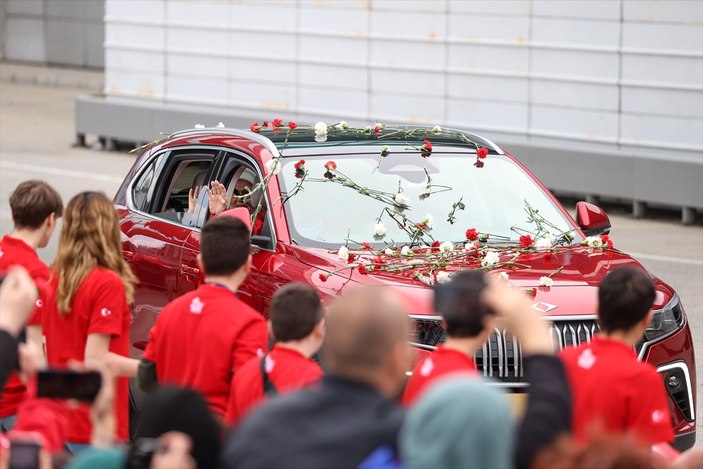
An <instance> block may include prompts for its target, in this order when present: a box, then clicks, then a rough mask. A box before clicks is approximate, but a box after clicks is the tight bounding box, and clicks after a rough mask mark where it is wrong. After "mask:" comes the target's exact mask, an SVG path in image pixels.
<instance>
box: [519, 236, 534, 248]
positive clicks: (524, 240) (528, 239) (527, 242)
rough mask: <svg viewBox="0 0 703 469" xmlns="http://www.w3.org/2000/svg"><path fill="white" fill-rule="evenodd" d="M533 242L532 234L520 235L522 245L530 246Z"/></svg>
mask: <svg viewBox="0 0 703 469" xmlns="http://www.w3.org/2000/svg"><path fill="white" fill-rule="evenodd" d="M533 243H534V241H533V240H532V236H530V235H523V236H520V246H522V247H523V248H529V247H530V246H532V244H533Z"/></svg>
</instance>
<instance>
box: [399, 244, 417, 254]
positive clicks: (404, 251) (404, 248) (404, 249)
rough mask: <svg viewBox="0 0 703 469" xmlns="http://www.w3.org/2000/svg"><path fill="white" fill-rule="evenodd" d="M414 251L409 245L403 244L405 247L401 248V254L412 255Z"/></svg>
mask: <svg viewBox="0 0 703 469" xmlns="http://www.w3.org/2000/svg"><path fill="white" fill-rule="evenodd" d="M413 254H414V253H413V251H412V249H410V248H409V247H408V246H403V248H402V249H401V250H400V255H401V256H412V255H413Z"/></svg>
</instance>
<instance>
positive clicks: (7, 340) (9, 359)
mask: <svg viewBox="0 0 703 469" xmlns="http://www.w3.org/2000/svg"><path fill="white" fill-rule="evenodd" d="M18 345H19V344H18V342H17V339H16V338H15V337H14V336H13V335H11V334H10V333H9V332H7V331H4V330H2V329H0V392H2V391H1V390H2V388H3V386H5V381H7V378H8V377H9V376H10V373H12V372H13V371H14V370H15V367H16V366H17V346H18Z"/></svg>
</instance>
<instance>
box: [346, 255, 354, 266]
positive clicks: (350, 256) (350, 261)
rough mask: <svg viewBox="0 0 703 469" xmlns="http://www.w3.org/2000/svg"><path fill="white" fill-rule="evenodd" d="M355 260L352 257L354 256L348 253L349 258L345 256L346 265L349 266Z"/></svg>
mask: <svg viewBox="0 0 703 469" xmlns="http://www.w3.org/2000/svg"><path fill="white" fill-rule="evenodd" d="M355 260H356V256H354V254H351V253H350V254H349V256H347V264H351V263H352V262H354V261H355Z"/></svg>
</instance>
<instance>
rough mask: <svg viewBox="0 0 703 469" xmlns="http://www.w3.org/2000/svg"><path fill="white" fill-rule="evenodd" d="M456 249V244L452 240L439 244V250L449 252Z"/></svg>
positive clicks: (443, 252) (444, 252)
mask: <svg viewBox="0 0 703 469" xmlns="http://www.w3.org/2000/svg"><path fill="white" fill-rule="evenodd" d="M453 250H454V244H453V243H452V242H451V241H445V242H443V243H442V244H440V245H439V252H441V253H442V254H449V253H450V252H452V251H453Z"/></svg>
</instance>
